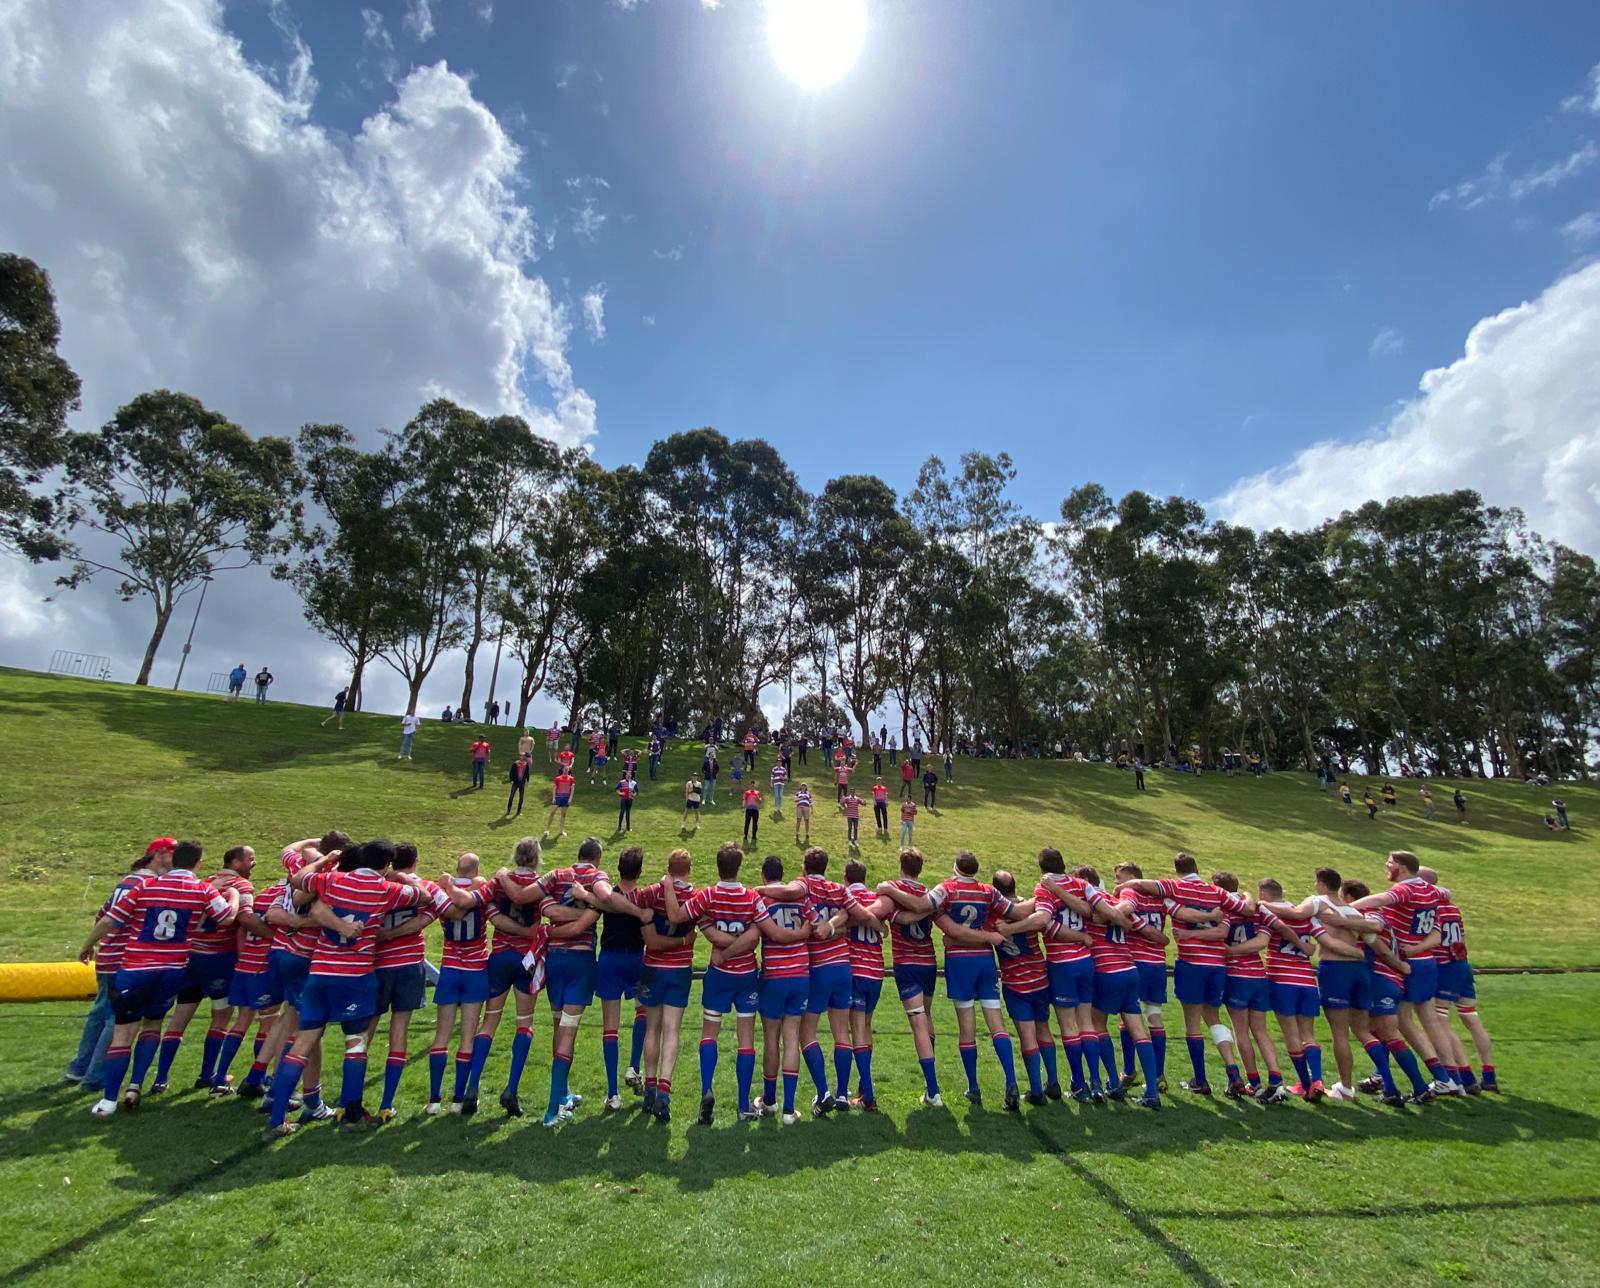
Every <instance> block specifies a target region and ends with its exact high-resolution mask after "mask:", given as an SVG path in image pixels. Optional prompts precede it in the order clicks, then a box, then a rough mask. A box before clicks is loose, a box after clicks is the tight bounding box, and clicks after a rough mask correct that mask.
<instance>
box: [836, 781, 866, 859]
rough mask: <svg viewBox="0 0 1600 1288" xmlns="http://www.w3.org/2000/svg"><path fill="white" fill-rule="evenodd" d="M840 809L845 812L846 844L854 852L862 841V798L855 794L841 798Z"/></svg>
mask: <svg viewBox="0 0 1600 1288" xmlns="http://www.w3.org/2000/svg"><path fill="white" fill-rule="evenodd" d="M839 808H840V809H841V810H843V811H844V833H845V843H846V844H847V845H849V846H850V848H851V849H852V850H853V849H855V848H856V846H857V845H858V844H859V843H860V840H861V797H859V796H857V795H856V794H855V793H854V792H851V793H850V794H849V795H848V796H841V797H840V798H839Z"/></svg>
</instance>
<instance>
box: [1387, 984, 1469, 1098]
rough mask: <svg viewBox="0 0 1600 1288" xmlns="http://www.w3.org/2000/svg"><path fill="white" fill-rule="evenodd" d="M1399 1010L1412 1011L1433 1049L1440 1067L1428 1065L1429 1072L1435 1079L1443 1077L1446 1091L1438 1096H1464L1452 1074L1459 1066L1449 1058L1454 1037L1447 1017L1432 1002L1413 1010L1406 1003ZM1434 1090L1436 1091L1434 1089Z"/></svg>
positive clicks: (1462, 1088) (1461, 1087) (1463, 1090)
mask: <svg viewBox="0 0 1600 1288" xmlns="http://www.w3.org/2000/svg"><path fill="white" fill-rule="evenodd" d="M1400 1009H1401V1011H1402V1012H1403V1011H1405V1010H1407V1009H1414V1010H1415V1011H1416V1018H1417V1023H1418V1024H1419V1025H1420V1026H1421V1027H1422V1030H1423V1031H1424V1032H1425V1033H1426V1034H1427V1035H1428V1045H1429V1046H1431V1047H1432V1048H1433V1049H1434V1052H1435V1054H1436V1058H1437V1063H1438V1064H1439V1065H1440V1066H1441V1067H1440V1068H1435V1067H1434V1066H1433V1065H1432V1064H1430V1065H1429V1070H1430V1072H1432V1073H1433V1075H1434V1077H1435V1078H1438V1077H1439V1074H1440V1073H1441V1072H1442V1073H1443V1074H1444V1075H1445V1077H1444V1078H1443V1082H1444V1083H1445V1088H1446V1089H1445V1090H1442V1091H1440V1094H1441V1095H1444V1094H1448V1095H1453V1096H1459V1095H1463V1094H1465V1088H1464V1087H1463V1086H1462V1085H1461V1083H1460V1082H1459V1081H1458V1080H1457V1078H1456V1076H1455V1073H1454V1072H1453V1070H1454V1069H1455V1068H1457V1067H1459V1064H1458V1062H1456V1061H1454V1060H1453V1059H1452V1058H1451V1050H1452V1045H1451V1044H1452V1043H1453V1042H1454V1041H1455V1035H1454V1034H1453V1033H1452V1032H1451V1031H1450V1021H1449V1018H1448V1016H1446V1015H1444V1014H1441V1013H1440V1011H1439V1009H1438V1008H1437V1007H1436V1006H1435V1005H1434V1004H1433V1003H1432V1002H1425V1003H1422V1004H1420V1005H1417V1006H1415V1007H1414V1008H1413V1007H1412V1006H1411V1004H1410V1003H1406V1004H1404V1005H1402V1006H1401V1008H1400ZM1457 1045H1459V1044H1457ZM1436 1090H1438V1089H1437V1088H1436Z"/></svg>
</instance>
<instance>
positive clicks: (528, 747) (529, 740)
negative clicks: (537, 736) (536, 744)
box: [517, 729, 533, 760]
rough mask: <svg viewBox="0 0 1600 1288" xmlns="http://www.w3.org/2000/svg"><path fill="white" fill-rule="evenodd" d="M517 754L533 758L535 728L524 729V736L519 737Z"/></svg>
mask: <svg viewBox="0 0 1600 1288" xmlns="http://www.w3.org/2000/svg"><path fill="white" fill-rule="evenodd" d="M517 755H519V756H526V757H527V758H528V759H529V760H532V759H533V730H532V729H524V730H523V731H522V737H520V738H518V739H517Z"/></svg>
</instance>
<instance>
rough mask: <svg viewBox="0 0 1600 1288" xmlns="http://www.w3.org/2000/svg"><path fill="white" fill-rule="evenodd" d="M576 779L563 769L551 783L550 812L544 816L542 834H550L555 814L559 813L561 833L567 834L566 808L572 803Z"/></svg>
mask: <svg viewBox="0 0 1600 1288" xmlns="http://www.w3.org/2000/svg"><path fill="white" fill-rule="evenodd" d="M577 783H578V780H577V779H576V778H574V777H573V776H572V774H571V773H570V772H569V771H568V770H565V769H563V770H562V771H561V772H560V773H559V774H557V775H556V779H555V782H554V783H553V784H551V793H550V813H549V814H547V815H546V816H545V820H544V834H545V835H546V836H549V835H550V827H551V825H552V824H553V823H554V822H555V820H556V815H557V814H558V813H559V814H560V815H561V835H562V836H565V835H566V834H567V809H568V808H569V807H570V806H571V804H572V789H573V788H574V787H575V786H577Z"/></svg>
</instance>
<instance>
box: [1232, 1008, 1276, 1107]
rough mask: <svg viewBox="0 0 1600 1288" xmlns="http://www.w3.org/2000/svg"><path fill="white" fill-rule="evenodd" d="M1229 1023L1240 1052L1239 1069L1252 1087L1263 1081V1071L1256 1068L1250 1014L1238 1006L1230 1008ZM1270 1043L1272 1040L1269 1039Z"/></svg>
mask: <svg viewBox="0 0 1600 1288" xmlns="http://www.w3.org/2000/svg"><path fill="white" fill-rule="evenodd" d="M1228 1022H1229V1023H1230V1024H1232V1025H1233V1033H1234V1042H1235V1045H1236V1046H1237V1047H1238V1050H1239V1067H1240V1068H1242V1069H1243V1070H1244V1076H1245V1080H1246V1081H1247V1082H1249V1083H1250V1085H1251V1086H1252V1087H1254V1086H1255V1085H1257V1084H1258V1083H1259V1082H1260V1081H1261V1071H1260V1069H1258V1068H1257V1067H1256V1052H1255V1044H1254V1043H1252V1042H1251V1040H1250V1039H1251V1029H1250V1012H1249V1010H1240V1009H1239V1008H1238V1007H1237V1006H1230V1007H1229V1008H1228ZM1267 1040H1268V1041H1269V1042H1270V1041H1271V1039H1270V1038H1268V1039H1267Z"/></svg>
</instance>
